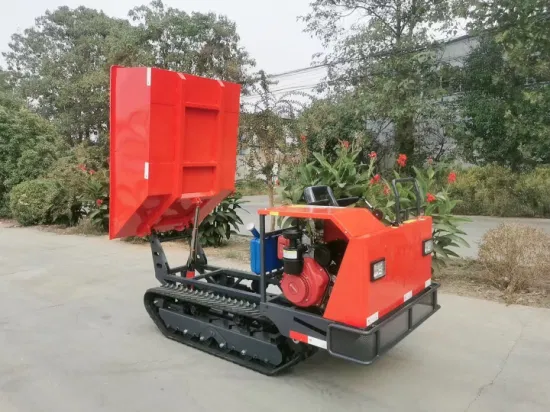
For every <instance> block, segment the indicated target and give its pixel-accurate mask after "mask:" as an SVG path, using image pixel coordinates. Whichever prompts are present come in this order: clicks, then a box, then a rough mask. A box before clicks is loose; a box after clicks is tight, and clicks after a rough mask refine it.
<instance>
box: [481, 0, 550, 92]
mask: <svg viewBox="0 0 550 412" xmlns="http://www.w3.org/2000/svg"><path fill="white" fill-rule="evenodd" d="M473 5H474V7H473V11H472V14H471V17H472V23H471V29H472V31H473V32H474V33H479V32H484V31H486V30H488V29H489V30H491V31H492V32H493V33H494V40H495V42H496V43H497V44H499V45H500V46H501V47H503V49H504V52H505V53H506V56H507V60H508V62H509V64H510V66H511V67H513V68H514V69H515V70H516V71H518V72H519V73H521V74H522V75H523V76H525V77H527V78H531V79H533V80H539V81H550V3H548V1H547V0H521V1H518V0H475V1H474V2H473Z"/></svg>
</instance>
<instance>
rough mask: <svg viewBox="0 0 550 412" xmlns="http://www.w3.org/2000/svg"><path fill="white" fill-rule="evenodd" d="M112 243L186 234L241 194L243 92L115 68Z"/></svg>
mask: <svg viewBox="0 0 550 412" xmlns="http://www.w3.org/2000/svg"><path fill="white" fill-rule="evenodd" d="M110 105H111V113H110V131H111V142H110V156H111V171H110V208H111V210H110V226H109V237H110V238H111V239H114V238H121V237H128V236H143V235H147V234H150V233H151V231H152V230H155V231H159V232H162V231H167V230H173V229H176V230H180V229H183V228H185V227H186V226H188V225H189V224H190V223H191V222H192V220H193V214H194V210H195V208H196V205H197V204H199V205H200V217H199V219H200V221H202V219H204V217H206V216H207V215H208V214H209V213H210V212H212V210H214V208H215V207H216V205H218V204H219V202H220V201H221V200H223V199H224V198H225V197H227V196H228V195H229V194H230V193H231V192H232V191H233V190H234V189H235V172H236V162H237V135H238V124H239V109H240V107H239V106H240V86H239V85H238V84H234V83H229V82H223V81H219V80H213V79H207V78H202V77H197V76H193V75H189V74H183V73H176V72H173V71H168V70H161V69H155V68H146V67H130V68H126V67H113V68H112V69H111V95H110Z"/></svg>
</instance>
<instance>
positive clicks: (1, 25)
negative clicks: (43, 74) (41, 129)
mask: <svg viewBox="0 0 550 412" xmlns="http://www.w3.org/2000/svg"><path fill="white" fill-rule="evenodd" d="M310 1H311V0H261V1H257V0H256V1H255V0H164V4H165V5H166V6H171V7H175V8H179V9H182V10H184V11H186V12H192V11H200V12H208V11H213V12H215V13H217V14H224V15H226V16H227V17H228V18H229V19H231V20H233V21H235V22H236V24H237V31H238V33H239V35H240V37H241V41H242V44H243V46H244V47H245V48H246V49H247V50H248V52H249V53H250V54H251V56H252V57H253V58H254V59H255V60H256V63H257V68H258V69H260V68H261V69H264V70H265V71H266V72H267V73H280V72H285V71H288V70H293V69H296V68H302V67H307V66H309V65H310V63H311V60H312V55H313V54H314V53H316V52H319V51H322V46H321V43H320V41H319V40H318V39H312V38H311V37H310V35H309V34H307V33H304V32H303V28H304V27H305V25H304V23H303V22H299V21H297V17H298V16H299V15H304V14H306V13H307V12H308V10H309V3H310ZM147 3H149V1H148V0H16V1H9V0H7V1H6V2H5V4H3V6H2V9H3V10H2V12H1V13H0V51H2V52H3V51H6V50H7V49H8V42H9V41H10V36H11V35H12V34H13V33H16V32H22V31H23V30H24V29H25V28H27V27H30V26H32V25H33V24H34V20H35V18H36V17H39V16H41V15H42V14H44V12H45V11H46V10H53V9H55V8H57V7H59V6H62V5H66V6H69V7H71V8H75V7H78V6H81V5H82V6H86V7H90V8H94V9H99V10H103V11H104V12H105V13H106V14H108V15H111V16H115V17H126V16H127V13H128V10H130V9H132V8H134V7H136V6H139V5H142V4H147ZM260 4H261V5H260ZM3 62H4V60H3V58H1V57H0V65H1V64H2V63H3Z"/></svg>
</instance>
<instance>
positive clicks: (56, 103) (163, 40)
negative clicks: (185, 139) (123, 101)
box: [4, 0, 251, 145]
mask: <svg viewBox="0 0 550 412" xmlns="http://www.w3.org/2000/svg"><path fill="white" fill-rule="evenodd" d="M129 16H130V18H131V19H132V20H134V22H135V23H136V24H134V25H133V24H131V23H130V21H128V20H127V19H116V18H112V17H109V16H107V15H106V14H104V13H103V12H100V11H97V10H94V9H89V8H85V7H78V8H76V9H70V8H69V7H66V6H64V7H60V8H58V9H56V10H54V11H53V12H49V11H48V12H46V14H45V15H43V16H41V17H39V18H38V19H37V20H36V23H35V25H34V26H33V27H31V28H28V29H26V30H25V31H24V32H23V33H22V34H14V35H13V36H12V41H11V42H10V44H9V49H10V50H9V51H8V52H7V53H4V57H5V59H6V62H7V68H8V71H9V72H10V77H11V82H12V84H13V85H14V86H16V87H17V89H18V90H19V92H20V94H21V95H22V96H27V97H28V98H29V99H30V100H32V101H33V103H34V105H35V106H36V110H37V111H38V113H40V114H41V115H42V116H44V117H45V118H47V119H52V120H53V121H54V122H55V124H56V125H57V127H58V128H59V130H60V133H61V135H62V136H63V137H65V138H66V139H67V141H68V142H69V143H70V144H72V145H76V144H79V143H82V142H85V141H96V140H97V138H98V136H99V138H100V139H103V142H104V143H105V142H108V140H107V139H106V138H104V137H102V135H104V134H106V133H107V131H108V128H109V69H110V67H111V66H112V65H123V66H133V65H148V66H156V67H163V68H167V69H171V70H180V71H187V72H191V73H193V74H197V75H204V76H210V77H218V78H222V79H228V80H233V81H241V80H243V79H244V77H245V74H244V73H245V68H246V66H247V65H248V64H250V63H251V60H250V59H249V57H248V55H247V53H246V52H245V51H244V50H243V49H242V47H240V45H239V37H238V35H237V33H236V28H235V25H234V23H232V22H230V21H229V20H227V19H226V18H225V17H217V16H215V15H213V14H206V15H205V14H199V13H194V14H192V15H188V14H186V13H184V12H181V11H178V10H176V9H172V8H165V7H164V5H163V3H162V1H160V0H155V1H153V2H152V3H151V4H150V6H142V7H138V8H136V9H133V10H132V11H130V13H129Z"/></svg>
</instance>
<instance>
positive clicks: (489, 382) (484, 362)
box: [0, 226, 550, 412]
mask: <svg viewBox="0 0 550 412" xmlns="http://www.w3.org/2000/svg"><path fill="white" fill-rule="evenodd" d="M177 252H179V251H178V250H175V249H170V253H169V258H170V259H174V258H176V257H177V258H178V259H177V261H178V262H183V261H184V259H185V252H183V251H182V252H180V253H177ZM217 263H220V264H224V263H225V262H220V261H218V262H217ZM155 284H156V283H155V279H154V277H153V269H152V263H151V261H150V253H149V250H148V248H147V247H146V246H143V245H139V246H138V245H131V244H126V243H123V242H119V241H111V242H110V241H108V240H106V239H105V238H93V237H92V238H86V237H81V236H69V235H55V234H52V233H45V232H40V231H38V230H35V229H15V228H13V229H10V228H6V227H2V226H0V411H1V412H39V411H40V412H42V411H44V412H52V411H55V412H64V411H67V412H74V411H79V412H88V411H90V412H97V411H113V412H126V411H128V412H139V411H152V410H185V411H193V412H200V411H208V412H211V411H224V412H233V411H239V412H241V411H243V410H250V411H265V412H270V411H277V412H279V411H281V410H283V411H284V410H288V411H297V410H299V411H308V412H309V411H327V412H334V411H369V412H377V411H405V410H406V411H428V412H431V411H433V412H441V411H445V412H453V411H460V412H463V411H470V412H476V411H478V412H482V411H483V412H491V411H495V412H496V411H498V412H506V411H514V412H515V411H529V412H538V411H540V412H546V411H548V410H550V379H548V376H550V310H545V309H535V308H528V307H520V306H509V307H507V306H504V305H501V304H497V303H493V302H488V301H482V300H475V299H469V298H463V297H457V296H452V295H443V294H442V295H441V297H440V303H441V305H442V309H441V310H440V311H439V312H438V313H437V314H436V315H435V316H434V317H432V318H431V319H430V320H428V321H427V322H426V323H425V324H424V325H423V326H421V327H420V328H419V329H417V330H416V331H415V332H413V333H412V334H411V335H410V336H409V337H407V338H406V339H405V340H404V341H403V342H401V343H400V344H399V345H398V346H396V347H395V348H394V349H392V350H391V351H390V352H389V353H387V354H386V355H385V357H384V358H382V359H381V360H380V361H379V362H377V363H375V364H374V365H372V366H370V367H361V366H357V365H353V364H350V363H347V362H345V361H342V360H338V359H335V358H331V357H330V356H328V355H327V354H326V353H321V354H319V355H317V356H316V357H314V358H312V359H310V360H309V361H307V362H305V363H302V364H300V365H299V366H297V367H296V368H295V369H294V370H293V372H292V373H290V374H287V375H286V376H283V377H279V378H268V377H264V376H263V375H259V374H257V373H254V372H251V371H249V370H247V369H243V368H240V367H238V366H235V365H233V364H231V363H229V362H226V361H223V360H220V359H218V358H215V357H212V356H208V355H206V354H203V353H202V352H199V351H197V350H194V349H191V348H188V347H185V346H182V345H180V344H178V343H176V342H173V341H170V340H168V339H165V338H164V337H162V336H161V334H160V333H159V332H158V331H157V330H156V329H155V327H154V326H153V324H152V322H151V321H150V319H149V317H148V315H147V314H146V312H145V310H144V308H143V304H142V296H143V292H144V291H145V289H146V288H148V287H151V286H154V285H155Z"/></svg>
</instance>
